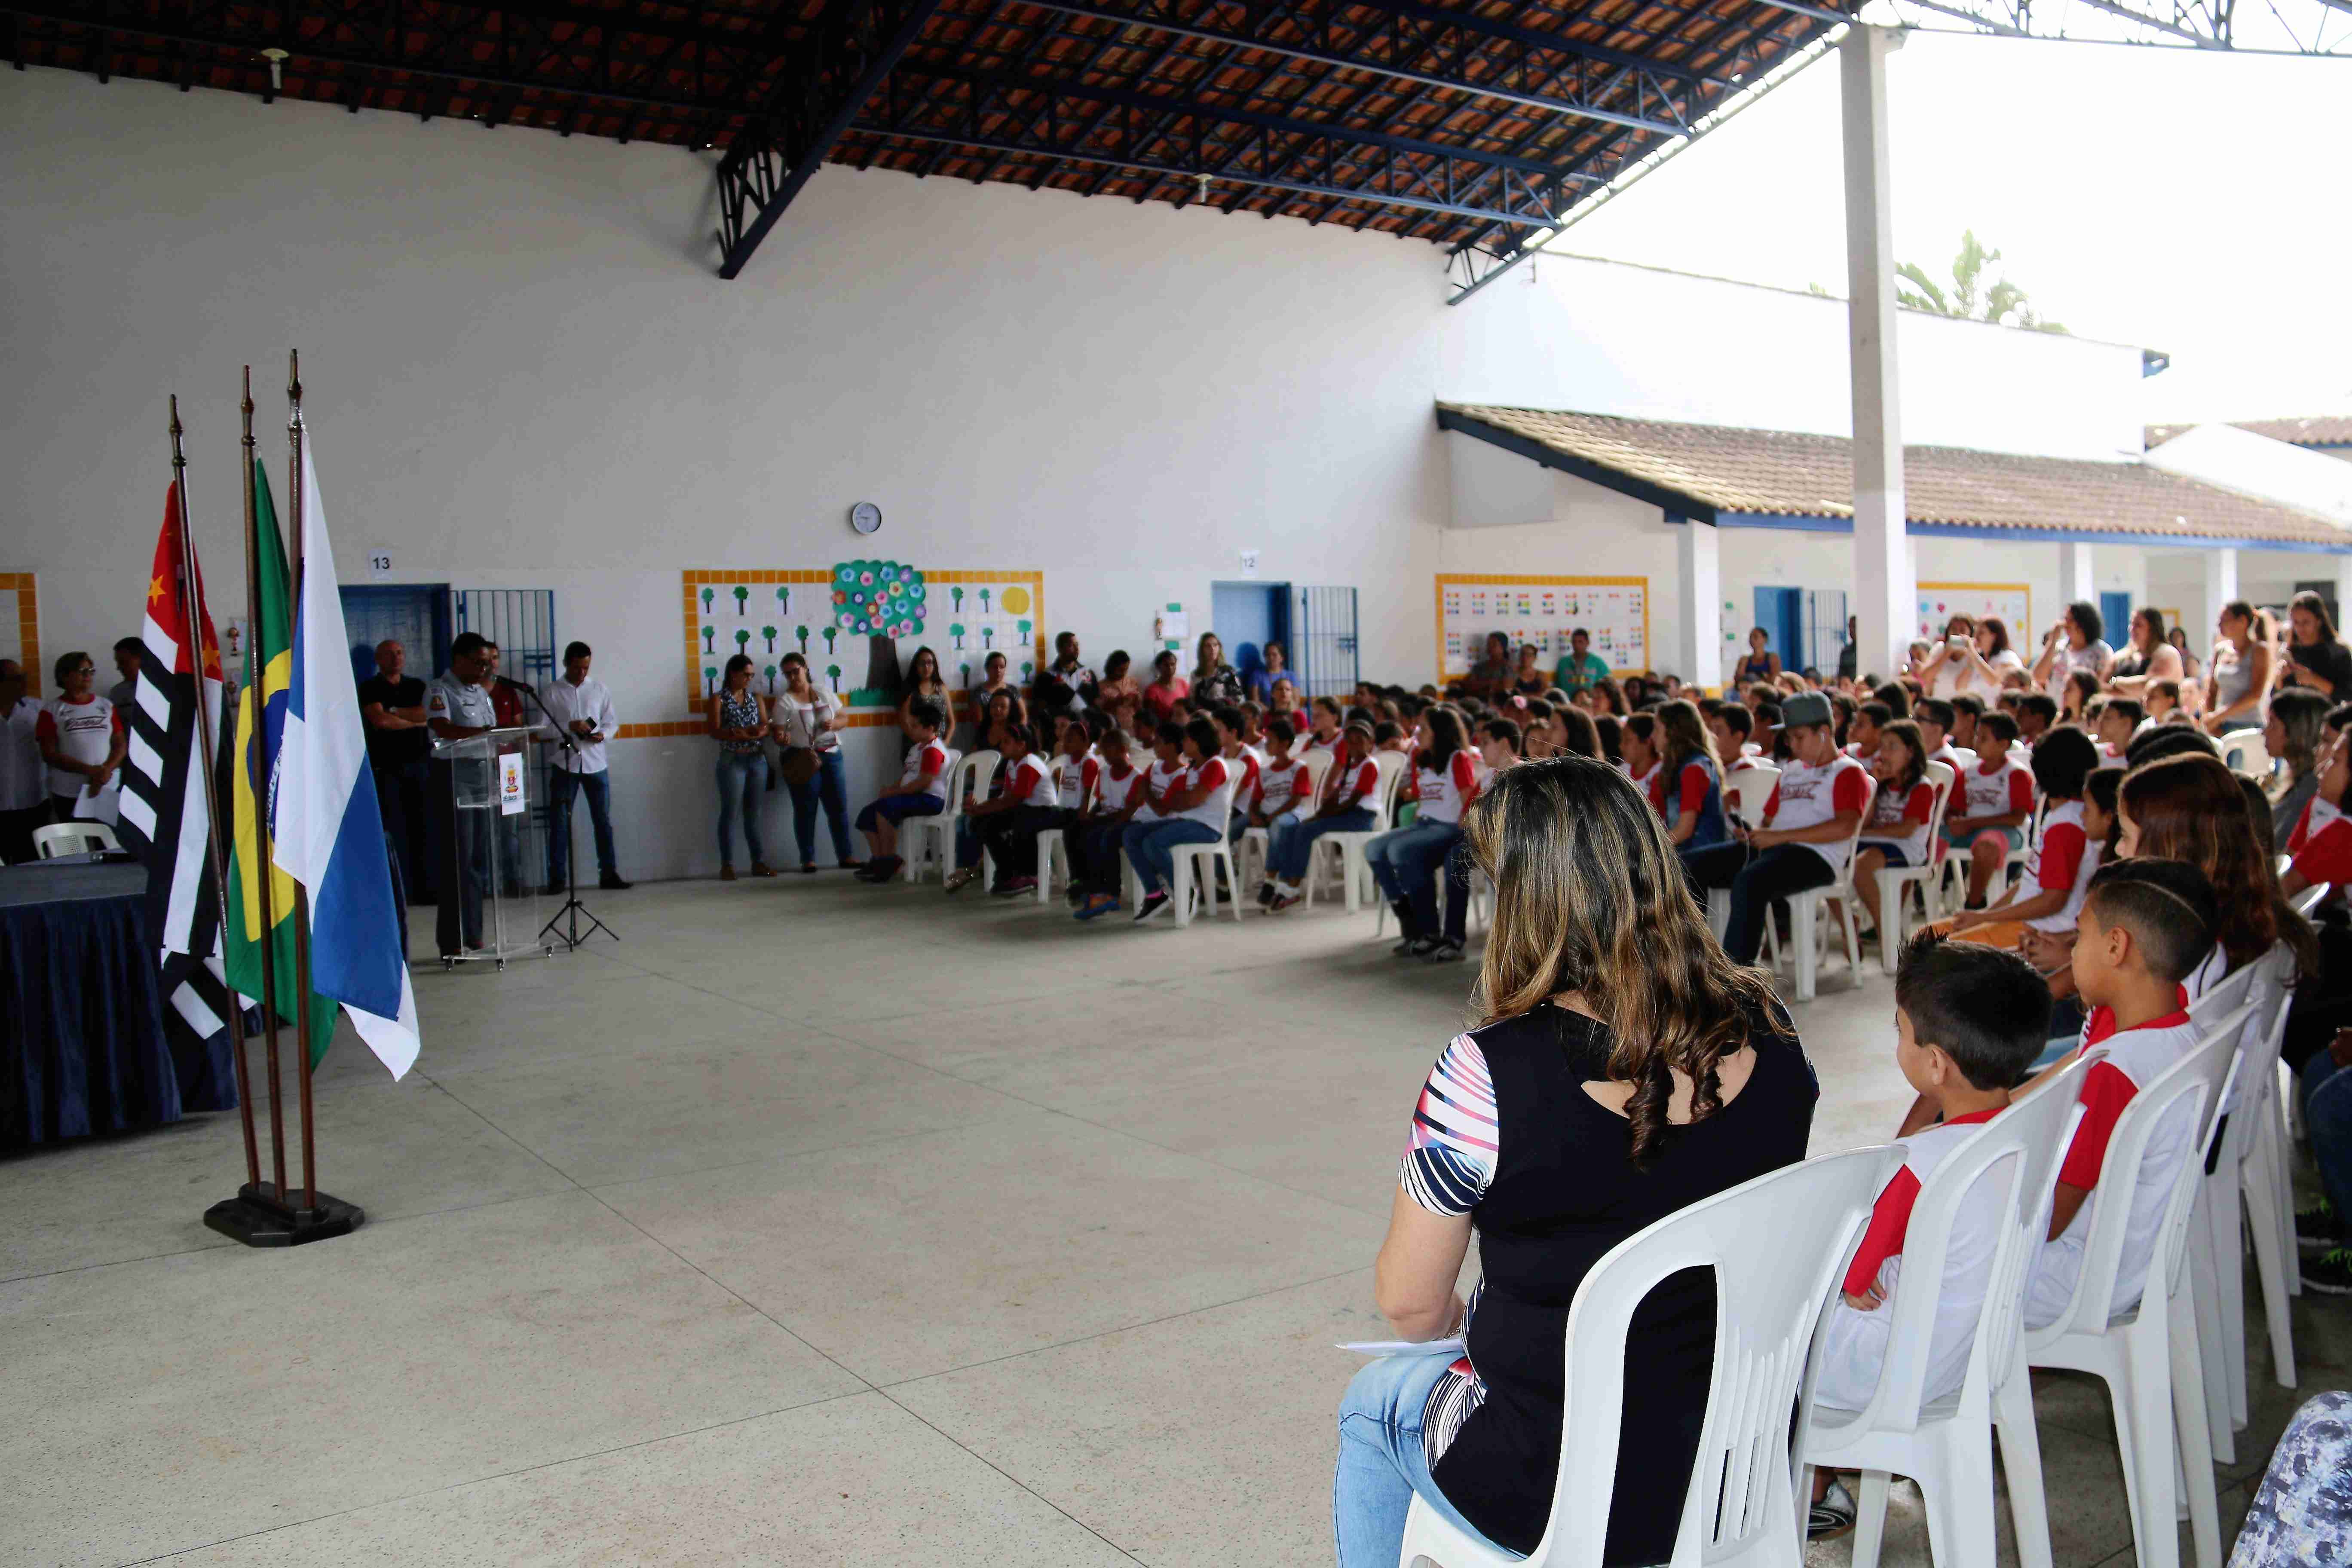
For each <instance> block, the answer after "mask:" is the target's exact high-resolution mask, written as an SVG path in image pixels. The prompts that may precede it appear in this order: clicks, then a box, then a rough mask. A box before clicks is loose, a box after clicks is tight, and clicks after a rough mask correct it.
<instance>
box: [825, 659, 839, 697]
mask: <svg viewBox="0 0 2352 1568" xmlns="http://www.w3.org/2000/svg"><path fill="white" fill-rule="evenodd" d="M824 673H825V678H826V679H829V680H831V681H832V682H833V694H834V695H835V697H838V696H840V695H841V666H839V665H837V664H828V665H826V666H825V667H824Z"/></svg>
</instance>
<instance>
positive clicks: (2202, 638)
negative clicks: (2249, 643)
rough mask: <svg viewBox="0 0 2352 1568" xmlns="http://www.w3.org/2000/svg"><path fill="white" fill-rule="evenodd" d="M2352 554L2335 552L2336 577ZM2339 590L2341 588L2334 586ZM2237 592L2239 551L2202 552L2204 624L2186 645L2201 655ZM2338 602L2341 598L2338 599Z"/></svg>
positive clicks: (2341, 575) (2341, 574) (2195, 629)
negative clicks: (2203, 554)
mask: <svg viewBox="0 0 2352 1568" xmlns="http://www.w3.org/2000/svg"><path fill="white" fill-rule="evenodd" d="M2347 560H2352V556H2341V555H2339V556H2337V557H2336V581H2337V582H2338V583H2341V582H2342V581H2343V580H2344V563H2345V562H2346V561H2347ZM2337 591H2338V593H2339V594H2340V593H2341V592H2342V590H2341V589H2338V590H2337ZM2237 596H2238V552H2237V551H2235V550H2234V549H2231V550H2208V551H2207V552H2205V624H2204V625H2203V626H2192V627H2190V628H2189V647H2192V648H2195V649H2197V650H2198V651H2199V653H2200V656H2201V655H2202V653H2203V650H2204V649H2205V647H2207V646H2208V645H2209V644H2210V643H2211V642H2212V640H2213V639H2214V638H2215V637H2218V636H2220V635H2221V634H2220V633H2219V632H2217V631H2215V630H2214V623H2215V622H2216V621H2218V620H2220V619H2221V606H2222V605H2226V604H2228V603H2229V602H2230V601H2231V600H2232V599H2234V598H2236V597H2237ZM2337 602H2338V603H2339V604H2340V603H2342V600H2341V599H2339V600H2338V601H2337Z"/></svg>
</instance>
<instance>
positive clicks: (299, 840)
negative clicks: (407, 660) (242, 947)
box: [271, 432, 417, 1078]
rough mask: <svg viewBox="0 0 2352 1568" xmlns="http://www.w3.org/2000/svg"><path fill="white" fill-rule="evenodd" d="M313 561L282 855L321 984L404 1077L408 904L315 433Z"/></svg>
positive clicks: (285, 753)
mask: <svg viewBox="0 0 2352 1568" xmlns="http://www.w3.org/2000/svg"><path fill="white" fill-rule="evenodd" d="M307 434H308V433H307V432H305V435H306V437H307ZM301 562H302V598H301V603H300V605H298V606H297V608H296V610H295V615H294V681H293V689H292V691H291V693H290V694H289V699H288V701H287V709H286V729H285V738H284V741H283V742H282V743H281V744H280V747H279V750H278V783H277V790H276V795H277V800H276V802H275V809H274V811H273V812H272V813H271V816H272V820H273V822H274V823H275V826H276V829H277V835H278V838H277V847H276V852H275V854H274V856H273V857H272V858H274V859H275V860H276V861H277V863H278V868H279V869H281V870H283V871H284V872H285V873H286V874H287V875H288V876H289V877H291V878H293V879H295V880H296V881H298V882H299V883H301V884H302V886H303V887H304V888H305V889H308V890H309V892H310V985H311V989H312V990H313V991H314V992H316V993H317V994H320V995H321V996H331V997H332V998H333V999H334V1000H336V1001H337V1002H340V1003H341V1004H342V1006H343V1011H344V1012H346V1013H348V1014H350V1015H351V1017H352V1025H353V1026H354V1027H356V1028H357V1029H358V1030H359V1033H360V1038H362V1040H365V1041H366V1042H367V1044H368V1048H369V1049H370V1050H372V1051H373V1052H375V1054H376V1055H377V1056H378V1057H379V1058H383V1065H384V1066H386V1067H388V1068H391V1069H392V1076H393V1077H394V1078H398V1077H400V1076H401V1075H402V1074H404V1073H405V1072H406V1071H407V1070H408V1068H409V1066H410V1064H411V1063H413V1062H415V1060H416V1045H417V1037H416V994H415V991H414V990H413V989H412V988H411V987H410V985H409V983H408V964H407V962H406V960H405V959H404V957H403V956H402V952H401V941H400V936H401V933H400V912H399V907H398V906H397V905H395V904H394V902H393V898H392V870H391V866H390V863H389V862H388V861H387V860H386V859H385V857H384V840H383V817H382V816H379V815H378V813H377V809H376V799H375V778H374V776H373V774H372V773H370V772H369V771H368V760H367V736H366V731H365V730H364V729H363V728H362V723H361V719H360V697H359V688H358V686H357V685H356V683H354V682H353V680H352V660H351V654H350V651H349V650H350V647H351V642H350V639H349V638H348V637H346V636H345V635H344V632H343V604H342V596H341V594H339V593H338V592H337V591H336V586H335V552H334V547H333V546H332V545H331V544H330V543H329V542H328V539H327V509H326V507H325V505H324V504H323V503H322V502H321V501H320V499H319V471H318V468H317V466H316V465H315V464H314V463H313V462H312V461H311V458H310V442H309V440H308V439H307V438H306V439H305V440H304V442H303V445H302V554H301Z"/></svg>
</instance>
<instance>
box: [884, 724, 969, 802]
mask: <svg viewBox="0 0 2352 1568" xmlns="http://www.w3.org/2000/svg"><path fill="white" fill-rule="evenodd" d="M962 754H963V753H962V752H959V751H957V750H956V749H955V748H954V747H952V746H945V745H941V744H940V742H939V741H937V740H936V739H934V740H929V741H926V742H923V743H922V744H921V745H919V746H917V747H916V748H915V749H914V750H913V751H911V752H908V753H907V765H906V766H905V767H903V768H901V769H899V770H898V782H899V783H900V784H922V785H923V793H924V794H925V795H929V796H931V797H932V798H933V799H935V800H940V801H944V800H946V799H947V797H948V775H949V774H950V773H953V772H955V765H956V759H957V758H959V757H961V755H962ZM926 772H928V773H929V774H930V777H929V781H928V782H926V781H925V780H924V777H923V775H924V773H926Z"/></svg>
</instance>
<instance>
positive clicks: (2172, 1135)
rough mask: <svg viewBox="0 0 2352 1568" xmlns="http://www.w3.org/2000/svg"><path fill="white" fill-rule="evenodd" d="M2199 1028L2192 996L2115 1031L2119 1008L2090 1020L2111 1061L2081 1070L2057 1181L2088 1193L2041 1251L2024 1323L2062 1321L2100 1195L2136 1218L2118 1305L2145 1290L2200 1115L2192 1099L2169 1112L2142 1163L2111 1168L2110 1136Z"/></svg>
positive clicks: (2193, 1041) (2128, 1305)
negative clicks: (2077, 1109) (2078, 1110)
mask: <svg viewBox="0 0 2352 1568" xmlns="http://www.w3.org/2000/svg"><path fill="white" fill-rule="evenodd" d="M2199 1029H2200V1026H2198V1025H2196V1024H2194V1023H2192V1022H2190V1021H2189V1011H2188V1006H2187V1003H2186V1001H2185V1000H2184V1002H2183V1004H2182V1006H2181V1010H2180V1011H2179V1012H2177V1013H2168V1014H2167V1015H2165V1016H2163V1017H2161V1018H2157V1019H2154V1020H2152V1021H2150V1022H2148V1023H2146V1024H2143V1025H2141V1026H2139V1027H2138V1028H2137V1029H2122V1030H2118V1029H2116V1026H2115V1016H2114V1015H2113V1014H2112V1013H2110V1012H2108V1010H2107V1009H2106V1008H2105V1007H2095V1008H2093V1009H2092V1010H2091V1016H2090V1017H2089V1018H2087V1019H2085V1020H2084V1025H2083V1043H2084V1046H2085V1047H2104V1048H2105V1051H2106V1053H2107V1054H2106V1056H2105V1058H2104V1059H2102V1060H2100V1061H2096V1062H2094V1063H2092V1064H2091V1069H2090V1071H2089V1072H2087V1073H2085V1074H2084V1078H2083V1093H2082V1101H2083V1120H2082V1121H2080V1122H2078V1123H2076V1124H2075V1128H2074V1142H2071V1143H2069V1144H2068V1145H2067V1146H2066V1157H2065V1161H2064V1163H2062V1164H2061V1165H2060V1166H2059V1168H2058V1179H2059V1180H2060V1181H2062V1182H2064V1183H2065V1184H2068V1185H2069V1186H2075V1187H2087V1188H2089V1189H2090V1191H2091V1195H2090V1197H2089V1198H2088V1199H2086V1200H2084V1204H2083V1206H2082V1208H2081V1209H2080V1210H2079V1211H2077V1212H2076V1214H2075V1215H2074V1224H2072V1225H2070V1226H2067V1227H2066V1230H2065V1234H2063V1236H2061V1237H2058V1239H2057V1240H2055V1241H2045V1242H2043V1243H2042V1246H2041V1247H2040V1249H2039V1250H2038V1251H2037V1252H2036V1254H2035V1256H2034V1259H2033V1266H2032V1272H2031V1274H2030V1275H2029V1277H2028V1279H2027V1280H2026V1289H2025V1321H2026V1326H2027V1327H2029V1328H2035V1329H2039V1328H2044V1327H2047V1326H2048V1325H2049V1324H2051V1323H2054V1322H2056V1321H2058V1318H2059V1316H2060V1314H2062V1313H2063V1312H2064V1311H2065V1310H2066V1307H2067V1304H2068V1303H2069V1302H2070V1301H2072V1300H2074V1286H2075V1283H2076V1281H2078V1280H2080V1279H2082V1277H2083V1248H2084V1243H2085V1241H2086V1239H2087V1238H2088V1237H2089V1236H2090V1234H2091V1215H2092V1214H2093V1212H2094V1209H2095V1205H2099V1204H2102V1203H2113V1202H2126V1203H2129V1204H2130V1205H2131V1218H2130V1221H2129V1223H2128V1224H2127V1225H2126V1228H2125V1231H2124V1249H2123V1257H2122V1258H2121V1259H2120V1260H2119V1262H2118V1265H2117V1267H2116V1302H2115V1304H2116V1310H2117V1311H2129V1310H2131V1309H2132V1308H2133V1307H2134V1306H2136V1305H2137V1303H2138V1301H2139V1299H2140V1294H2141V1292H2142V1291H2143V1290H2145V1289H2147V1274H2148V1268H2149V1266H2150V1265H2151V1264H2152V1263H2153V1262H2154V1260H2155V1258H2156V1239H2157V1232H2158V1230H2160V1229H2161V1228H2162V1227H2163V1225H2164V1206H2165V1202H2166V1200H2167V1199H2168V1198H2169V1197H2170V1196H2171V1193H2172V1182H2173V1178H2174V1177H2176V1176H2178V1175H2179V1173H2180V1162H2181V1161H2183V1160H2187V1159H2192V1158H2194V1157H2195V1155H2196V1151H2197V1131H2198V1128H2197V1118H2195V1117H2192V1116H2190V1115H2189V1114H2188V1110H2189V1106H2188V1105H2187V1104H2186V1103H2183V1104H2179V1105H2176V1106H2174V1107H2173V1108H2172V1110H2170V1111H2169V1112H2168V1113H2167V1114H2166V1116H2165V1119H2164V1121H2163V1124H2162V1125H2160V1126H2159V1127H2158V1129H2157V1132H2156V1136H2155V1137H2154V1138H2152V1139H2150V1140H2149V1142H2148V1144H2147V1153H2146V1154H2145V1155H2144V1156H2143V1157H2142V1158H2141V1160H2140V1167H2139V1169H2138V1170H2137V1171H2110V1170H2107V1169H2105V1161H2106V1154H2107V1142H2108V1140H2109V1139H2110V1138H2112V1137H2113V1136H2114V1135H2115V1130H2116V1119H2117V1118H2118V1117H2120V1116H2122V1114H2123V1112H2124V1108H2125V1107H2126V1106H2128V1105H2129V1104H2130V1103H2131V1102H2132V1100H2133V1099H2134V1098H2135V1097H2137V1095H2138V1093H2139V1091H2140V1090H2141V1089H2145V1088H2147V1086H2148V1085H2149V1084H2151V1083H2154V1082H2155V1081H2156V1080H2157V1079H2158V1078H2160V1077H2161V1076H2163V1074H2164V1072H2165V1070H2166V1069H2167V1068H2170V1067H2172V1066H2173V1064H2175V1063H2176V1062H2178V1061H2179V1060H2180V1058H2183V1057H2185V1056H2187V1055H2188V1054H2189V1052H2190V1051H2191V1050H2193V1049H2195V1048H2196V1046H2197V1037H2198V1034H2199Z"/></svg>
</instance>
